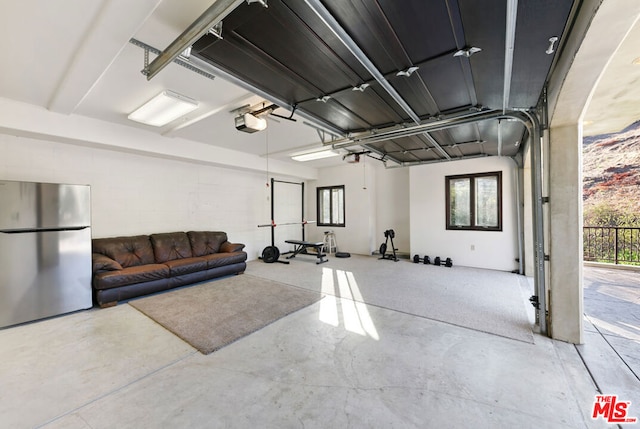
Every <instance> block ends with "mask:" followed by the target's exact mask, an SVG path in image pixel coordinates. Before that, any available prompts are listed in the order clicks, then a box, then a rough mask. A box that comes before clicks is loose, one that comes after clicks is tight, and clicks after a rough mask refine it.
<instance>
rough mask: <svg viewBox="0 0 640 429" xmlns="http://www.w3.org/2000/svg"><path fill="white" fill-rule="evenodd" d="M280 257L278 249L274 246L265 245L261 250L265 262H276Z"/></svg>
mask: <svg viewBox="0 0 640 429" xmlns="http://www.w3.org/2000/svg"><path fill="white" fill-rule="evenodd" d="M279 257H280V250H278V248H277V247H276V246H267V247H265V248H264V250H263V251H262V260H263V261H265V262H266V263H267V264H271V263H273V262H276V261H277V260H278V258H279Z"/></svg>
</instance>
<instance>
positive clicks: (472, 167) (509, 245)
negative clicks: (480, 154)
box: [409, 157, 518, 271]
mask: <svg viewBox="0 0 640 429" xmlns="http://www.w3.org/2000/svg"><path fill="white" fill-rule="evenodd" d="M492 171H502V196H503V200H502V231H501V232H498V231H451V230H447V229H446V224H445V221H446V213H445V204H446V199H445V176H448V175H455V174H472V173H484V172H492ZM409 174H410V201H411V209H410V216H411V218H410V224H411V255H414V254H419V255H420V256H424V255H425V254H426V255H429V256H430V257H431V259H433V258H434V257H435V256H440V257H441V258H446V257H450V258H452V259H453V263H454V265H461V266H468V267H479V268H489V269H495V270H502V271H512V270H515V269H517V268H518V264H517V262H516V261H515V260H516V258H517V257H518V241H517V219H516V207H515V202H514V200H515V187H514V186H515V180H516V179H515V174H516V173H515V163H514V162H513V161H512V160H511V159H509V158H497V157H487V158H480V159H471V160H465V161H452V162H446V163H438V164H429V165H422V166H416V167H411V168H410V172H409ZM472 246H473V247H474V248H475V250H471V248H472Z"/></svg>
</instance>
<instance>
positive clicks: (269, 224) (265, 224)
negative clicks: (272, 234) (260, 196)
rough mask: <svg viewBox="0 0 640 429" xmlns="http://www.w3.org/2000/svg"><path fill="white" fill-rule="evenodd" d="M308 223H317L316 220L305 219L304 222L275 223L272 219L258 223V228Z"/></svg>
mask: <svg viewBox="0 0 640 429" xmlns="http://www.w3.org/2000/svg"><path fill="white" fill-rule="evenodd" d="M308 223H316V221H315V220H303V221H302V222H285V223H275V222H274V221H273V220H272V221H271V223H263V224H262V225H258V228H268V227H271V228H275V227H276V226H278V225H281V226H284V225H303V226H304V225H306V224H308Z"/></svg>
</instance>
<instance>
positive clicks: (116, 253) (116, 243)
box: [92, 231, 247, 307]
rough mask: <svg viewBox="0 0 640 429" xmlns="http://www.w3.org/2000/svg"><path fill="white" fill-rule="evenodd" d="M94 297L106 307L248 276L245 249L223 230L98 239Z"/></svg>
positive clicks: (94, 246) (96, 241) (95, 258)
mask: <svg viewBox="0 0 640 429" xmlns="http://www.w3.org/2000/svg"><path fill="white" fill-rule="evenodd" d="M92 247H93V258H92V259H93V281H92V285H93V292H94V298H95V301H96V303H97V304H98V305H99V306H100V307H109V306H112V305H116V304H117V303H118V301H122V300H126V299H130V298H135V297H137V296H141V295H147V294H150V293H154V292H158V291H162V290H167V289H171V288H174V287H178V286H183V285H187V284H190V283H196V282H200V281H203V280H209V279H213V278H216V277H222V276H226V275H230V274H240V273H243V272H244V270H245V268H246V267H247V264H246V262H245V261H246V260H247V253H246V252H244V251H243V250H242V249H243V248H244V244H239V243H230V242H229V241H227V234H226V233H224V232H219V231H189V232H169V233H162V234H151V235H136V236H131V237H112V238H94V239H93V240H92Z"/></svg>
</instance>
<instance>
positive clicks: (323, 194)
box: [317, 185, 344, 226]
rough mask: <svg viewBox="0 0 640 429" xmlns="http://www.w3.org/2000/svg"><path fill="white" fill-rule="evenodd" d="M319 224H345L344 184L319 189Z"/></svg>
mask: <svg viewBox="0 0 640 429" xmlns="http://www.w3.org/2000/svg"><path fill="white" fill-rule="evenodd" d="M317 193H318V204H317V207H318V217H317V219H318V225H320V226H344V185H341V186H325V187H322V188H318V189H317Z"/></svg>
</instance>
